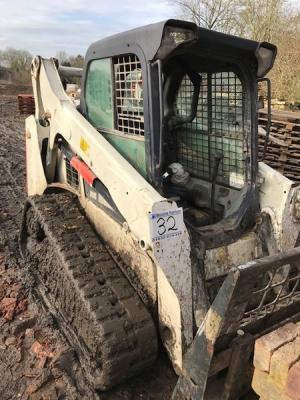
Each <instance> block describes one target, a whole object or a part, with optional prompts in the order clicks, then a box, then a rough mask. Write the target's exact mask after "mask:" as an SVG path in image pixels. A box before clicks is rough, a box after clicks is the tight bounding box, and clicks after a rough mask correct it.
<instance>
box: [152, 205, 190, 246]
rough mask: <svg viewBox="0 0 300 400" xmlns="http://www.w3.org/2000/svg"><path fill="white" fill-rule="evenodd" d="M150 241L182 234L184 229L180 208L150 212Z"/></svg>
mask: <svg viewBox="0 0 300 400" xmlns="http://www.w3.org/2000/svg"><path fill="white" fill-rule="evenodd" d="M150 229H151V239H152V242H157V241H159V240H165V239H171V238H174V237H177V236H180V235H182V232H183V230H184V223H183V213H182V208H175V209H173V210H170V211H165V212H161V213H152V214H150Z"/></svg>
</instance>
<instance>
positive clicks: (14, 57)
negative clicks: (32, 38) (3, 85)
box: [0, 48, 32, 83]
mask: <svg viewBox="0 0 300 400" xmlns="http://www.w3.org/2000/svg"><path fill="white" fill-rule="evenodd" d="M0 60H2V61H4V62H5V63H6V64H7V65H8V66H9V68H10V69H11V71H12V76H13V79H14V80H16V81H18V82H21V83H27V82H30V67H31V60H32V55H31V54H30V53H29V52H28V51H26V50H17V49H13V48H7V49H6V50H4V51H2V52H1V54H0Z"/></svg>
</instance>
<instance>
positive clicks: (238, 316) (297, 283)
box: [172, 247, 300, 400]
mask: <svg viewBox="0 0 300 400" xmlns="http://www.w3.org/2000/svg"><path fill="white" fill-rule="evenodd" d="M299 307H300V247H297V248H294V249H292V250H289V251H287V252H284V253H279V254H277V255H273V256H268V257H264V258H262V259H258V260H254V261H251V262H248V263H246V264H244V265H241V266H239V267H237V268H235V269H234V270H233V271H232V272H231V273H230V274H229V275H228V276H227V277H226V279H225V281H224V283H223V285H222V287H221V289H220V290H219V292H218V294H217V296H216V298H215V300H214V302H213V304H212V305H211V307H210V309H209V311H208V312H207V314H206V317H205V319H204V321H203V323H202V325H201V326H200V327H199V329H198V331H197V333H196V336H195V338H194V341H193V343H192V345H191V347H190V348H189V350H188V351H187V354H186V356H185V360H184V368H183V374H182V376H181V377H180V378H179V379H178V382H177V385H176V387H175V390H174V392H173V396H172V400H179V399H180V400H202V399H207V400H209V399H210V397H209V395H208V389H209V387H208V386H209V384H208V382H209V377H210V376H212V375H213V374H214V373H217V372H220V371H222V370H225V371H226V376H225V379H224V380H223V391H222V400H231V399H238V398H239V396H241V395H242V394H243V392H245V391H246V390H247V389H249V384H250V382H251V371H250V373H248V372H249V371H247V368H248V369H249V367H250V369H251V364H252V360H251V354H252V351H253V346H254V342H255V339H256V338H258V337H259V336H261V335H262V334H265V333H267V332H269V331H272V330H273V329H276V328H277V327H278V326H280V325H282V324H284V323H286V322H287V321H289V320H294V321H295V320H296V321H297V320H300V308H299ZM226 368H227V370H226ZM239 374H240V376H239ZM233 377H234V379H233ZM245 377H246V379H248V382H246V381H245ZM247 383H248V385H247Z"/></svg>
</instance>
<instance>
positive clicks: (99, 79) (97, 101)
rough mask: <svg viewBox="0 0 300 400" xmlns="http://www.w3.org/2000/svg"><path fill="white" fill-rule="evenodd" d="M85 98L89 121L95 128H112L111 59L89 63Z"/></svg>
mask: <svg viewBox="0 0 300 400" xmlns="http://www.w3.org/2000/svg"><path fill="white" fill-rule="evenodd" d="M85 98H86V104H87V114H88V119H89V121H91V122H92V124H93V125H95V126H96V127H97V128H106V129H113V128H114V113H113V93H112V68H111V59H109V58H106V59H102V60H94V61H92V62H91V63H90V66H89V70H88V74H87V80H86V88H85Z"/></svg>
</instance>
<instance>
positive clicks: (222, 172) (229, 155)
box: [175, 72, 247, 188]
mask: <svg viewBox="0 0 300 400" xmlns="http://www.w3.org/2000/svg"><path fill="white" fill-rule="evenodd" d="M200 75H201V77H202V83H201V88H200V94H199V101H198V108H197V114H196V117H195V118H194V120H193V121H192V122H191V123H185V124H184V125H181V126H178V127H177V128H175V134H176V142H177V158H178V161H179V162H180V163H182V164H183V165H184V166H185V168H186V169H187V170H188V171H189V172H190V173H192V174H193V175H195V176H197V177H199V178H203V179H207V180H210V179H211V173H212V169H213V164H214V157H215V155H216V154H217V153H221V154H222V156H223V159H222V161H221V163H220V166H219V173H218V177H217V182H218V183H220V184H224V185H226V186H230V187H234V188H241V187H242V186H243V184H244V182H245V177H246V157H247V138H246V134H245V129H244V128H245V126H244V125H245V122H244V91H243V86H242V83H241V81H240V80H239V78H238V77H237V75H236V74H235V73H234V72H218V73H200ZM192 94H193V84H192V82H191V81H190V79H189V77H188V75H185V76H184V77H183V80H182V82H181V85H180V88H179V90H178V93H177V98H176V102H175V109H176V114H177V115H178V116H180V117H185V116H187V115H189V113H190V107H191V102H192Z"/></svg>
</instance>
